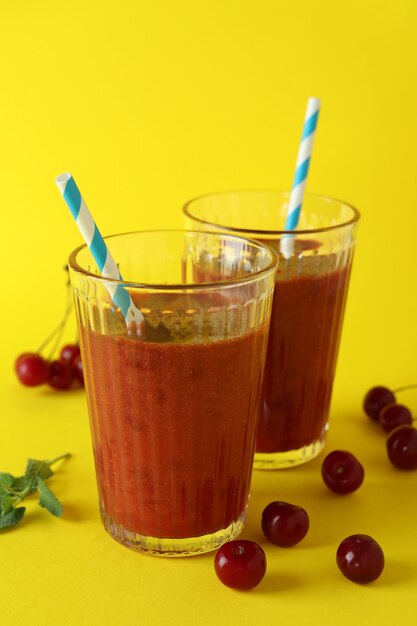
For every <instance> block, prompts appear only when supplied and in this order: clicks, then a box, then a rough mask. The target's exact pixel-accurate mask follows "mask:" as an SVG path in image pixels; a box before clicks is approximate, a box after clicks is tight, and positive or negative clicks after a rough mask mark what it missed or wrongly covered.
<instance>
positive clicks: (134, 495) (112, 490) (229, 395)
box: [82, 325, 267, 538]
mask: <svg viewBox="0 0 417 626" xmlns="http://www.w3.org/2000/svg"><path fill="white" fill-rule="evenodd" d="M266 338H267V327H266V326H265V325H263V326H262V327H260V328H258V329H255V330H251V331H248V332H246V333H244V334H243V335H242V336H239V337H234V338H231V339H223V340H219V341H211V342H197V343H193V342H190V343H176V342H167V343H156V342H152V341H142V340H139V339H132V338H129V337H128V336H117V335H113V336H111V335H104V334H99V333H97V332H93V331H91V330H88V331H87V330H86V329H85V328H82V348H83V360H85V372H86V387H87V394H88V397H89V399H90V402H89V404H90V407H89V408H90V418H91V425H92V431H93V440H94V453H95V461H96V471H97V479H98V487H99V495H100V505H101V510H102V514H103V516H104V517H105V518H106V519H107V522H109V520H110V523H112V524H116V525H118V526H119V525H120V526H122V527H123V528H124V529H126V530H128V531H132V532H134V533H138V534H140V535H145V536H151V537H159V538H185V537H193V536H200V535H207V534H210V533H213V532H215V531H218V530H219V529H220V528H227V527H228V526H229V525H230V524H231V523H232V522H234V521H236V520H238V519H239V517H240V516H241V515H242V513H244V511H245V509H246V505H247V500H248V493H249V486H250V476H251V469H252V461H253V453H254V445H255V434H256V426H257V415H258V408H259V402H260V387H261V376H262V369H263V367H262V364H263V362H264V356H265V350H266ZM105 523H106V520H105Z"/></svg>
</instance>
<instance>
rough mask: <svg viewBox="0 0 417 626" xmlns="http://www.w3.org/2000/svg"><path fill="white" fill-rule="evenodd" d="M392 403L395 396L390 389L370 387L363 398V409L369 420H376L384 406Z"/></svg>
mask: <svg viewBox="0 0 417 626" xmlns="http://www.w3.org/2000/svg"><path fill="white" fill-rule="evenodd" d="M393 402H395V396H394V394H393V392H392V391H391V390H390V389H388V388H387V387H381V386H379V387H372V389H370V390H369V391H368V393H367V394H366V396H365V398H364V401H363V409H364V411H365V413H366V414H367V415H368V416H369V417H370V418H371V419H373V420H377V419H378V417H379V414H380V412H381V411H382V409H383V408H384V406H387V404H392V403H393Z"/></svg>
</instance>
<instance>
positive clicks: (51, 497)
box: [36, 478, 64, 517]
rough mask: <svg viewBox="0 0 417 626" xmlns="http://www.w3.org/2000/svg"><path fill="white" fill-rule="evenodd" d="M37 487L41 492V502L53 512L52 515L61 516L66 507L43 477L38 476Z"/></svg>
mask: <svg viewBox="0 0 417 626" xmlns="http://www.w3.org/2000/svg"><path fill="white" fill-rule="evenodd" d="M36 488H37V490H38V492H39V504H40V505H41V506H42V507H44V508H45V509H47V510H48V511H49V512H50V513H52V515H55V516H56V517H61V515H62V514H63V512H64V508H63V506H62V504H61V503H60V501H59V500H58V498H57V497H56V496H55V494H53V493H52V491H51V490H50V489H49V487H48V485H47V484H46V483H45V482H44V481H43V480H42V478H38V480H37V483H36Z"/></svg>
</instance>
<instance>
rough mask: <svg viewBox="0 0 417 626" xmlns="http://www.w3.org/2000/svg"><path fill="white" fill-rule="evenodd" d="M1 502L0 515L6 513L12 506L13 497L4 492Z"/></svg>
mask: <svg viewBox="0 0 417 626" xmlns="http://www.w3.org/2000/svg"><path fill="white" fill-rule="evenodd" d="M0 504H1V515H7V513H10V511H11V510H12V508H13V498H12V496H10V495H9V494H6V495H5V496H3V497H2V499H1V500H0Z"/></svg>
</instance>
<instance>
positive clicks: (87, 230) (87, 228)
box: [55, 174, 143, 326]
mask: <svg viewBox="0 0 417 626" xmlns="http://www.w3.org/2000/svg"><path fill="white" fill-rule="evenodd" d="M55 182H56V184H57V185H58V189H59V191H60V192H61V194H62V197H63V198H64V200H65V202H66V204H67V206H68V208H69V210H70V211H71V214H72V216H73V218H74V219H75V223H76V224H77V226H78V228H79V230H80V232H81V234H82V236H83V239H84V241H85V243H86V244H87V246H88V248H89V250H90V252H91V254H92V255H93V258H94V260H95V262H96V263H97V265H98V268H99V270H100V272H101V275H102V276H104V277H105V278H113V279H115V280H123V278H122V277H121V275H120V272H119V269H118V267H117V265H116V263H115V262H114V259H113V257H112V255H111V254H110V251H109V249H108V247H107V246H106V244H105V242H104V239H103V237H102V236H101V233H100V231H99V229H98V228H97V225H96V223H95V221H94V219H93V216H92V215H91V213H90V211H89V210H88V208H87V205H86V203H85V202H84V199H83V197H82V196H81V194H80V191H79V189H78V187H77V184H76V182H75V180H74V179H73V177H72V175H71V174H61V175H60V176H58V177H57V179H56V181H55ZM106 288H107V291H108V292H109V294H110V297H111V299H112V300H113V302H114V304H115V305H116V306H117V307H119V309H120V310H121V312H122V314H123V317H124V318H125V321H126V324H127V325H128V326H129V324H130V323H131V322H135V323H136V324H138V325H139V324H140V323H141V322H142V321H143V315H142V313H141V312H140V311H139V309H138V308H137V307H136V306H135V304H134V302H133V300H132V298H131V296H130V294H129V292H128V291H127V290H126V289H125V287H123V286H122V285H116V284H112V283H108V284H107V285H106Z"/></svg>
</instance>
